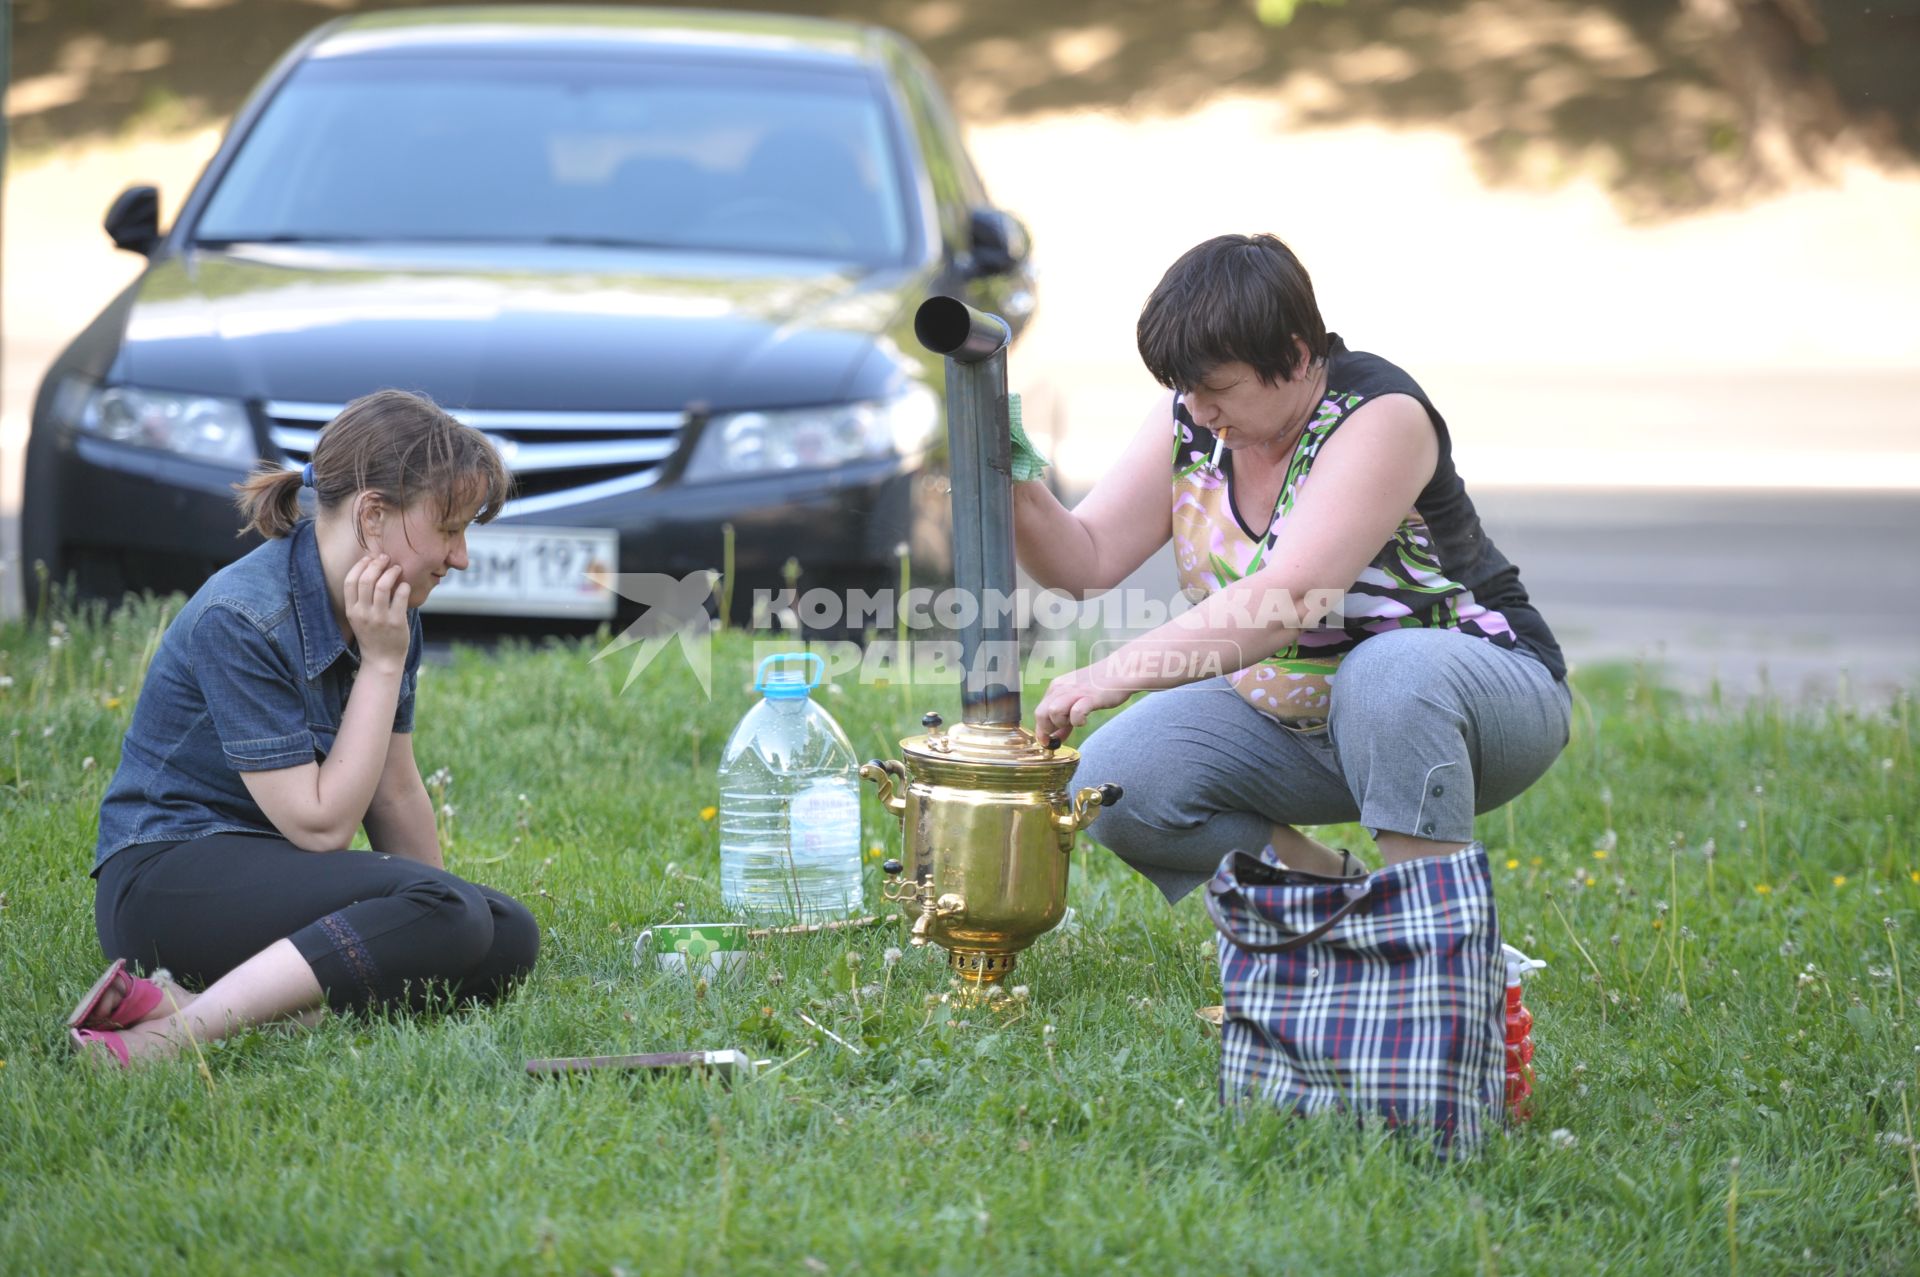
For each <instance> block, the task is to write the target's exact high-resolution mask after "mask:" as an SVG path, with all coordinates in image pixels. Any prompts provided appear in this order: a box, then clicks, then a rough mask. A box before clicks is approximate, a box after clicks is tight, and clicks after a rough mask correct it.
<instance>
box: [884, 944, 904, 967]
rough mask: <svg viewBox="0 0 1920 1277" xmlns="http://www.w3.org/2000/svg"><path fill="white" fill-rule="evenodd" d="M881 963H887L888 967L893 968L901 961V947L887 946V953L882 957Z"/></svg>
mask: <svg viewBox="0 0 1920 1277" xmlns="http://www.w3.org/2000/svg"><path fill="white" fill-rule="evenodd" d="M880 961H881V962H883V963H885V964H886V965H887V966H892V965H893V964H894V963H896V962H898V961H900V949H899V946H897V945H889V946H887V949H886V951H885V952H883V953H882V954H881V955H880Z"/></svg>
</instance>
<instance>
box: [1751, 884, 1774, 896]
mask: <svg viewBox="0 0 1920 1277" xmlns="http://www.w3.org/2000/svg"><path fill="white" fill-rule="evenodd" d="M1753 889H1754V890H1755V891H1756V892H1758V893H1759V894H1761V895H1763V896H1770V895H1772V894H1773V888H1772V887H1769V886H1768V885H1767V884H1766V883H1764V882H1756V883H1754V884H1753Z"/></svg>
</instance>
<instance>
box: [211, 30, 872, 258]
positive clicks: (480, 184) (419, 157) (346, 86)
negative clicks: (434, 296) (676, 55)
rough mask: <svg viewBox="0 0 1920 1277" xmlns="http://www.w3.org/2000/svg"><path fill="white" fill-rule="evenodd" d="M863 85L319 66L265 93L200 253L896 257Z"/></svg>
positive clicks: (419, 63) (816, 74) (377, 61)
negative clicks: (426, 247) (426, 244)
mask: <svg viewBox="0 0 1920 1277" xmlns="http://www.w3.org/2000/svg"><path fill="white" fill-rule="evenodd" d="M887 119H888V117H887V115H886V113H885V111H884V108H883V106H882V102H881V99H880V94H879V92H878V90H877V88H876V86H875V84H874V83H873V82H872V81H871V80H870V79H869V78H867V77H866V76H865V75H864V74H862V73H856V72H835V71H831V70H812V69H796V70H780V71H768V70H766V69H764V68H754V69H751V70H749V69H746V68H742V67H734V66H724V65H701V66H698V67H694V66H686V65H680V66H670V67H669V66H661V65H658V64H652V63H646V62H637V61H620V62H613V61H595V62H582V61H577V60H567V59H555V60H546V61H528V62H521V61H510V60H505V59H490V58H460V59H447V58H439V59H432V58H366V59H343V60H329V59H324V58H323V59H318V60H315V61H312V62H309V63H307V64H306V65H304V66H302V67H301V68H300V69H299V70H298V71H297V72H295V74H294V75H293V76H292V77H291V78H290V79H289V80H288V82H287V83H286V84H285V85H284V86H283V87H282V88H281V89H280V91H279V92H278V93H277V94H275V95H274V98H273V100H272V102H271V103H270V104H269V105H268V107H267V109H266V111H265V112H264V113H263V114H262V116H261V118H260V120H259V121H258V122H257V123H256V124H255V125H254V127H253V129H252V130H251V131H250V132H249V133H248V135H247V137H246V138H245V140H244V141H243V142H242V144H241V146H240V149H239V153H238V154H237V155H236V156H235V157H234V160H233V162H232V164H231V166H230V167H229V168H228V169H227V171H226V173H225V175H224V176H223V177H222V179H221V180H220V184H219V187H218V189H216V190H215V192H214V194H213V197H212V198H211V199H210V200H209V201H208V203H207V205H206V209H205V211H204V213H203V214H202V215H201V217H200V219H199V223H198V225H197V226H196V227H195V230H194V238H195V240H196V241H198V242H203V243H205V242H214V243H231V242H254V241H268V242H285V241H304V240H314V241H340V240H349V241H382V240H388V241H396V240H397V241H472V242H512V243H553V244H606V245H612V246H625V245H632V246H636V247H664V248H674V249H695V250H713V251H740V252H753V253H778V254H783V255H798V256H807V257H821V258H830V259H834V260H839V261H852V262H864V263H873V264H883V263H892V262H898V261H900V260H902V258H903V257H904V255H905V252H906V249H907V235H906V226H905V219H904V216H903V200H902V198H901V183H900V180H899V176H898V172H897V170H896V168H895V166H894V153H895V152H894V147H893V145H892V143H891V141H890V137H891V134H890V131H889V129H888V125H887Z"/></svg>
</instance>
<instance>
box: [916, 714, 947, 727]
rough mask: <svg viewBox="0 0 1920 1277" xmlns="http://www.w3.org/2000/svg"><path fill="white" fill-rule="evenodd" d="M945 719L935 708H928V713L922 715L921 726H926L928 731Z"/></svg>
mask: <svg viewBox="0 0 1920 1277" xmlns="http://www.w3.org/2000/svg"><path fill="white" fill-rule="evenodd" d="M945 721H946V720H945V719H943V718H941V717H940V715H939V713H938V712H937V711H935V710H928V711H927V712H926V713H924V714H922V715H921V716H920V726H922V727H924V728H926V729H927V730H928V731H932V730H933V729H934V728H936V727H938V726H940V724H942V723H944V722H945Z"/></svg>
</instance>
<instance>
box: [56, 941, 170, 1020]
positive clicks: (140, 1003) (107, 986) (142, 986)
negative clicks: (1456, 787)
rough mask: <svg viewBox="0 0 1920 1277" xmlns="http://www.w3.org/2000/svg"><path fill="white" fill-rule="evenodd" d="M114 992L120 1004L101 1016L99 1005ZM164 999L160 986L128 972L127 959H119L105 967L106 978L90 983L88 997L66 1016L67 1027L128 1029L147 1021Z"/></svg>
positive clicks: (104, 976) (164, 995) (164, 994)
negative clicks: (118, 994) (117, 994)
mask: <svg viewBox="0 0 1920 1277" xmlns="http://www.w3.org/2000/svg"><path fill="white" fill-rule="evenodd" d="M116 989H117V990H119V993H120V1001H119V1002H118V1003H116V1004H115V1006H114V1008H113V1010H111V1011H108V1012H106V1013H104V1014H103V1013H102V1012H101V1010H100V1003H101V1002H102V1001H103V1000H104V999H105V998H106V996H107V993H108V992H109V991H110V990H116ZM165 997H166V993H165V991H163V990H162V989H161V988H160V986H159V985H157V984H155V983H154V982H153V981H151V980H143V979H141V978H140V977H139V976H137V975H135V974H133V973H132V972H131V971H129V970H127V960H126V959H125V958H119V959H116V960H115V962H114V964H113V965H112V966H110V967H108V968H107V973H106V974H105V975H103V976H101V977H100V978H99V979H98V980H95V981H94V982H93V987H92V988H91V989H88V990H87V996H86V997H84V998H81V999H80V1005H78V1006H76V1007H74V1009H73V1014H72V1015H70V1016H68V1017H67V1027H68V1028H70V1029H130V1028H132V1027H133V1026H134V1025H136V1024H138V1023H140V1021H142V1020H144V1019H146V1017H147V1016H148V1014H149V1013H151V1012H152V1011H153V1009H154V1008H155V1007H157V1006H159V1005H160V1002H161V999H163V998H165Z"/></svg>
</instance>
